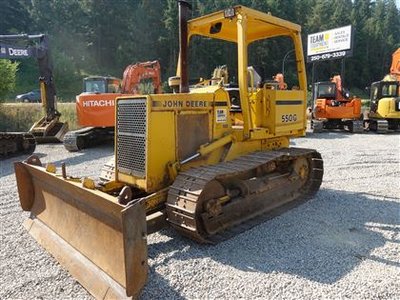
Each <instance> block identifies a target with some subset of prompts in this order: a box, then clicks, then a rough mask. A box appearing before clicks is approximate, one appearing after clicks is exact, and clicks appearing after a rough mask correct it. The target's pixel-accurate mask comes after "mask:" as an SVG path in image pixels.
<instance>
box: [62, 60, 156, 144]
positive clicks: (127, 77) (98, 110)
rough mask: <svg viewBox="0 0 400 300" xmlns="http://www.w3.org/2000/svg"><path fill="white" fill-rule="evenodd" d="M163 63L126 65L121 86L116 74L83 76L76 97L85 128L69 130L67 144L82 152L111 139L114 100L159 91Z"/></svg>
mask: <svg viewBox="0 0 400 300" xmlns="http://www.w3.org/2000/svg"><path fill="white" fill-rule="evenodd" d="M160 69H161V68H160V63H159V62H158V61H157V60H155V61H147V62H140V63H136V64H132V65H129V66H127V67H126V69H125V71H124V74H123V79H122V87H121V80H120V79H118V78H115V77H104V76H91V77H87V78H85V79H84V87H83V93H81V94H80V95H78V96H77V97H76V114H77V119H78V124H79V126H82V128H80V129H77V130H74V131H70V132H68V133H67V134H66V135H65V137H64V147H65V148H66V149H67V150H68V151H71V152H72V151H79V150H81V149H84V148H89V147H93V146H96V145H99V144H101V143H104V142H106V141H112V140H113V139H114V126H115V112H114V108H115V99H116V98H117V97H119V96H121V95H123V94H131V95H137V94H159V93H161V92H162V89H161V70H160Z"/></svg>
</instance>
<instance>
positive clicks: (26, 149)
mask: <svg viewBox="0 0 400 300" xmlns="http://www.w3.org/2000/svg"><path fill="white" fill-rule="evenodd" d="M35 149H36V141H35V137H34V136H33V135H32V134H30V133H27V132H1V133H0V159H5V158H8V157H11V156H15V155H21V154H32V153H33V152H34V151H35Z"/></svg>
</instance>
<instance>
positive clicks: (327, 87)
mask: <svg viewBox="0 0 400 300" xmlns="http://www.w3.org/2000/svg"><path fill="white" fill-rule="evenodd" d="M314 89H315V95H316V98H317V99H321V98H325V99H335V98H336V84H335V83H333V82H330V81H324V82H317V83H315V86H314Z"/></svg>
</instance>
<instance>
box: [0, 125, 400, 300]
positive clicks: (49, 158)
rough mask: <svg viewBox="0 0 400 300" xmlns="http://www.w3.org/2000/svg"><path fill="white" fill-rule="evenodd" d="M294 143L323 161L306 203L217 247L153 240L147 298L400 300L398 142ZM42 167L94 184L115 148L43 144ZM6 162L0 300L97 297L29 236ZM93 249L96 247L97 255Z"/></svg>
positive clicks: (369, 137) (1, 173) (345, 137)
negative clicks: (70, 148) (317, 182)
mask: <svg viewBox="0 0 400 300" xmlns="http://www.w3.org/2000/svg"><path fill="white" fill-rule="evenodd" d="M292 146H296V147H302V148H312V149H316V150H317V151H319V152H320V153H321V154H322V157H323V159H324V164H325V165H324V169H325V174H324V179H323V183H322V185H321V189H320V191H319V192H318V193H317V195H316V196H315V197H314V198H313V199H312V200H311V201H309V202H308V203H306V204H303V205H301V206H299V207H297V208H295V209H293V210H291V211H289V212H286V213H285V214H283V215H281V216H279V217H277V218H275V219H272V220H270V221H267V222H266V223H263V224H262V225H259V226H257V227H255V228H253V229H251V230H249V231H247V232H244V233H242V234H240V235H238V236H236V237H234V238H232V239H230V240H228V241H225V242H222V243H220V244H218V245H216V246H208V245H200V244H197V243H195V242H193V241H191V240H188V239H186V238H184V237H182V236H181V235H179V234H177V233H175V232H174V231H173V229H171V228H167V229H164V230H162V231H161V232H159V233H155V234H152V235H150V236H149V237H148V243H149V267H150V270H149V280H148V283H147V285H146V286H145V288H144V291H143V293H142V297H141V298H143V299H160V298H169V299H171V298H174V299H179V298H190V299H194V298H223V299H236V298H247V299H254V298H284V299H288V298H296V299H298V298H307V299H314V298H331V299H332V298H353V299H366V298H368V299H371V298H372V299H400V186H399V178H400V152H399V149H400V135H399V134H394V133H393V134H386V135H377V134H373V133H366V134H353V135H352V134H347V133H343V132H329V133H320V134H309V135H308V136H307V137H306V138H300V139H294V140H292ZM35 153H36V154H37V155H38V156H39V157H40V158H41V160H42V162H44V163H47V162H55V163H56V164H57V165H58V166H59V165H60V164H61V162H66V164H67V172H68V174H70V175H76V176H83V175H90V176H92V177H96V176H98V175H99V173H100V169H101V167H102V165H103V164H104V163H105V162H107V161H108V159H109V158H110V157H111V156H112V154H113V147H112V146H111V145H110V146H103V147H100V148H93V149H86V150H85V151H82V152H79V153H69V152H67V151H66V150H65V149H64V146H63V145H62V144H53V145H51V144H50V145H38V146H37V148H36V151H35ZM23 159H24V157H14V158H11V159H7V160H3V161H0V182H1V188H0V216H1V221H0V224H1V261H0V266H1V270H0V272H1V274H2V276H1V279H2V280H1V281H0V298H1V299H6V298H11V299H16V298H36V299H54V298H59V299H60V298H63V299H65V298H74V299H75V298H79V299H84V298H87V299H91V298H92V297H91V296H90V295H89V294H88V293H87V292H86V291H85V290H84V289H83V288H82V287H81V286H80V285H79V284H78V283H77V282H76V281H75V280H74V279H73V278H72V277H71V276H69V275H68V273H67V272H66V271H64V270H63V269H62V268H61V267H60V266H59V265H58V263H57V262H56V261H55V259H53V258H52V257H51V256H50V255H49V254H48V253H47V252H45V250H43V249H42V248H41V247H40V246H39V245H38V244H37V243H36V241H34V239H33V238H31V237H30V235H29V234H28V233H27V232H26V230H25V229H24V228H23V226H22V222H23V221H24V220H25V219H26V218H27V217H28V213H25V212H22V210H21V208H20V206H19V201H18V193H17V186H16V182H15V176H14V173H13V165H12V162H13V161H16V160H23ZM93 251H96V249H93Z"/></svg>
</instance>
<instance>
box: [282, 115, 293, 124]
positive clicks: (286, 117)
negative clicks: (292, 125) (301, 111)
mask: <svg viewBox="0 0 400 300" xmlns="http://www.w3.org/2000/svg"><path fill="white" fill-rule="evenodd" d="M281 121H282V123H289V122H296V121H297V115H296V114H288V115H282V117H281Z"/></svg>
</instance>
